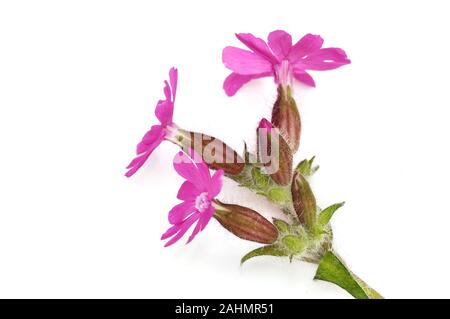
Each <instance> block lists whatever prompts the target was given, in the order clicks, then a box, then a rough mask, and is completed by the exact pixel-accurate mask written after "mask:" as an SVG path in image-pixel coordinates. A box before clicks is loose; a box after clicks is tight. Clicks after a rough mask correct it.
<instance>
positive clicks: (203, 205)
mask: <svg viewBox="0 0 450 319" xmlns="http://www.w3.org/2000/svg"><path fill="white" fill-rule="evenodd" d="M209 206H211V201H210V200H209V198H208V193H206V192H204V193H201V194H200V195H198V196H197V198H196V199H195V209H197V210H198V211H199V212H200V213H203V212H204V211H205V210H207V209H208V208H209Z"/></svg>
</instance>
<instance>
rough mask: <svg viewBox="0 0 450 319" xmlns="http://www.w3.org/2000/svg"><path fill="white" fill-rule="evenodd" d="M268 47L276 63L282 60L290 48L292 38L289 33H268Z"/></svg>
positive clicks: (277, 31) (278, 31) (279, 31)
mask: <svg viewBox="0 0 450 319" xmlns="http://www.w3.org/2000/svg"><path fill="white" fill-rule="evenodd" d="M268 41H269V47H270V48H271V49H272V52H273V53H274V54H275V56H276V57H277V59H278V61H280V62H281V61H282V60H284V59H285V58H286V57H287V55H288V54H289V51H290V50H291V47H292V37H291V35H290V34H289V33H287V32H285V31H281V30H276V31H273V32H270V33H269V37H268Z"/></svg>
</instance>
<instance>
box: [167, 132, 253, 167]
mask: <svg viewBox="0 0 450 319" xmlns="http://www.w3.org/2000/svg"><path fill="white" fill-rule="evenodd" d="M173 142H174V143H176V144H177V145H179V146H181V147H182V148H183V149H184V150H189V149H193V150H195V152H196V153H197V154H199V155H200V156H201V157H202V159H203V161H204V162H205V163H206V164H207V165H208V167H209V168H211V169H214V170H217V169H222V170H223V171H224V172H225V174H229V175H238V174H239V173H241V172H242V171H243V170H244V167H245V163H244V159H243V158H242V157H241V156H239V154H238V153H237V152H236V151H235V150H233V149H232V148H231V147H229V146H228V145H226V144H225V143H224V142H222V141H221V140H219V139H217V138H215V137H212V136H209V135H206V134H202V133H196V132H189V131H185V130H182V129H178V131H177V136H175V138H174V141H173Z"/></svg>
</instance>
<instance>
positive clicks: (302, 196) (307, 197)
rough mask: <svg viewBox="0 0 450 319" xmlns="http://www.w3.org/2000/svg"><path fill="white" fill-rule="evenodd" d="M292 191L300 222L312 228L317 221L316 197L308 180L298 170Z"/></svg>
mask: <svg viewBox="0 0 450 319" xmlns="http://www.w3.org/2000/svg"><path fill="white" fill-rule="evenodd" d="M291 191H292V201H293V204H294V209H295V212H296V213H297V216H298V218H299V220H300V222H301V223H302V224H303V225H305V226H306V227H307V228H308V229H311V228H312V227H313V225H314V224H315V221H316V213H317V205H316V198H315V197H314V194H313V192H312V190H311V187H310V186H309V183H308V181H307V180H306V179H305V177H304V176H302V174H301V173H300V172H298V171H296V172H295V173H294V178H293V180H292V186H291Z"/></svg>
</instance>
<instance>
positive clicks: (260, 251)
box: [241, 245, 288, 265]
mask: <svg viewBox="0 0 450 319" xmlns="http://www.w3.org/2000/svg"><path fill="white" fill-rule="evenodd" d="M287 255H288V254H287V253H286V251H285V250H284V249H282V248H280V247H278V246H276V245H270V246H263V247H259V248H256V249H255V250H252V251H251V252H249V253H248V254H246V255H245V256H244V257H242V259H241V265H242V264H243V263H245V262H246V261H247V260H249V259H250V258H253V257H258V256H277V257H283V256H287Z"/></svg>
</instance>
